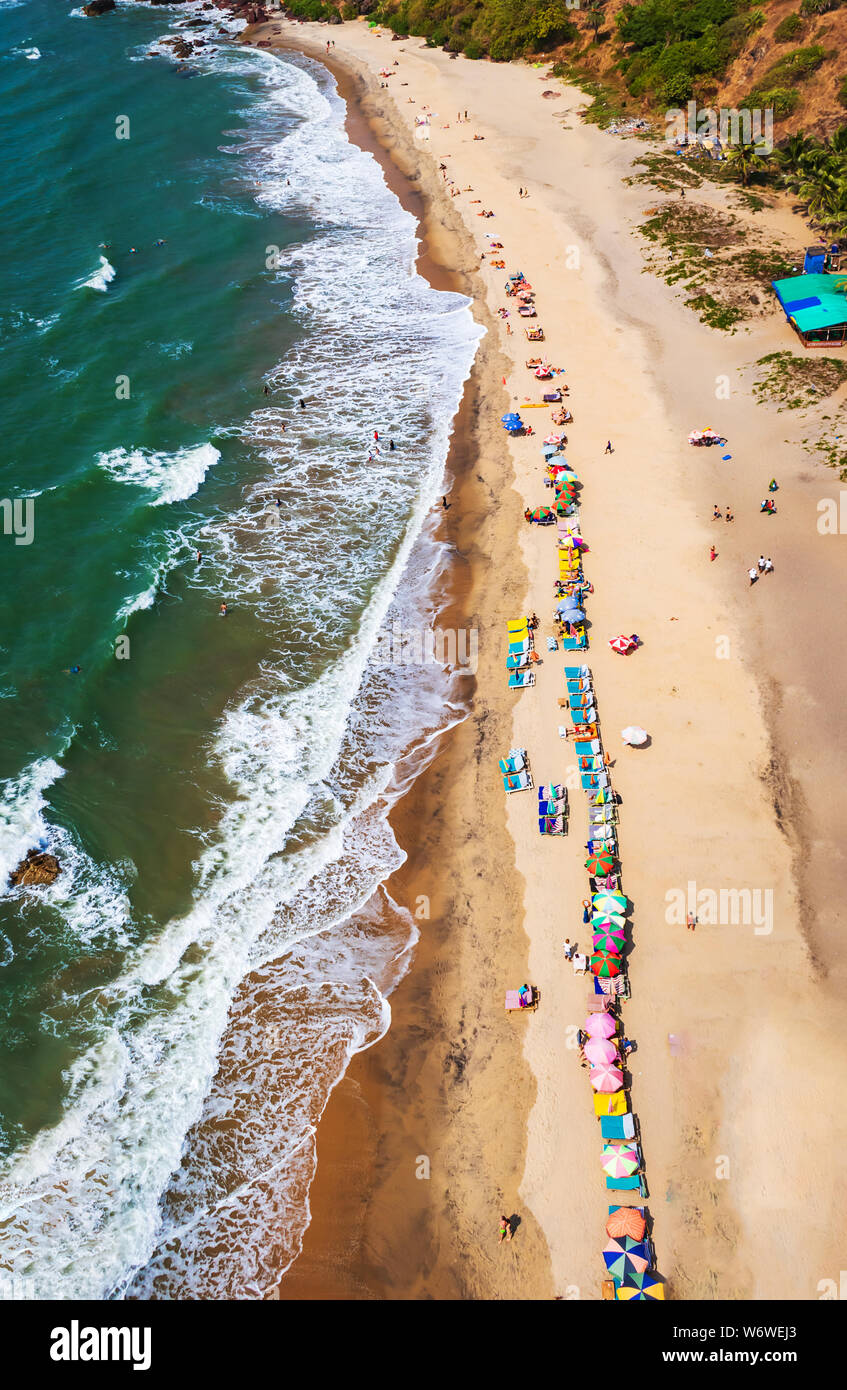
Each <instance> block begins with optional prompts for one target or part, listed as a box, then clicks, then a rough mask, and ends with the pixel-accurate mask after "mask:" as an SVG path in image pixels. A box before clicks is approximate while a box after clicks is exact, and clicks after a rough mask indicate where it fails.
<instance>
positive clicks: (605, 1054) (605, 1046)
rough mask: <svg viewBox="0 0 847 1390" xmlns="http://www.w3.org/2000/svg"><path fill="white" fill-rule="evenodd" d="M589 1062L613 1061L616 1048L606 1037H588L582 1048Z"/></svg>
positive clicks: (616, 1052)
mask: <svg viewBox="0 0 847 1390" xmlns="http://www.w3.org/2000/svg"><path fill="white" fill-rule="evenodd" d="M583 1051H584V1052H585V1055H586V1057H587V1058H588V1060H589V1062H593V1063H594V1064H595V1065H599V1064H600V1063H601V1062H614V1060H615V1058H616V1057H617V1055H618V1049H617V1048H616V1047H615V1044H614V1043H613V1042H610V1041H609V1039H608V1038H589V1039H588V1042H587V1043H586V1044H585V1047H584V1048H583Z"/></svg>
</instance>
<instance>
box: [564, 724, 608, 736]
mask: <svg viewBox="0 0 847 1390" xmlns="http://www.w3.org/2000/svg"><path fill="white" fill-rule="evenodd" d="M599 732H600V731H599V729H598V727H597V725H596V724H575V725H574V727H573V728H572V729H567V730H566V732H565V734H564V735H563V737H565V738H580V739H584V738H596V737H597V735H598V733H599Z"/></svg>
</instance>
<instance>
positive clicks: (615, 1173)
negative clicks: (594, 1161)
mask: <svg viewBox="0 0 847 1390" xmlns="http://www.w3.org/2000/svg"><path fill="white" fill-rule="evenodd" d="M600 1162H601V1164H602V1167H603V1172H604V1173H608V1174H609V1177H610V1178H631V1177H632V1176H633V1174H635V1173H637V1172H638V1169H639V1168H640V1166H641V1165H640V1163H639V1161H638V1151H637V1149H634V1148H633V1146H632V1145H631V1144H604V1145H603V1153H602V1156H601V1159H600Z"/></svg>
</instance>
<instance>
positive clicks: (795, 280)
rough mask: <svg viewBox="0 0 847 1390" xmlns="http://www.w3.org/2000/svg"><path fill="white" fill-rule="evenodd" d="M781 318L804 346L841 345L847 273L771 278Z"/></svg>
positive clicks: (846, 337)
mask: <svg viewBox="0 0 847 1390" xmlns="http://www.w3.org/2000/svg"><path fill="white" fill-rule="evenodd" d="M771 283H772V287H773V290H774V293H775V294H776V297H777V299H778V300H779V302H780V304H781V305H782V307H783V309H784V310H785V317H786V318H787V319H788V322H789V323H790V324H791V326H792V328H794V329H795V330H796V332H797V334H798V336H799V337H800V339H801V341H802V343H803V346H804V347H843V346H844V344H845V342H847V276H846V275H791V276H789V277H788V279H787V280H773V281H772V282H771Z"/></svg>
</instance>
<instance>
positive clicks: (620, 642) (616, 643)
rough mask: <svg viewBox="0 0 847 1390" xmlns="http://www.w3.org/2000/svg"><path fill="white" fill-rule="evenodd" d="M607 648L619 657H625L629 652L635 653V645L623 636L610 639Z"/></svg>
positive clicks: (630, 639)
mask: <svg viewBox="0 0 847 1390" xmlns="http://www.w3.org/2000/svg"><path fill="white" fill-rule="evenodd" d="M609 646H610V647H611V649H612V651H613V652H617V653H618V654H619V655H620V656H627V655H628V653H629V652H634V651H635V643H634V642H633V640H632V638H631V637H624V636H623V635H621V636H620V637H610V638H609Z"/></svg>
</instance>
